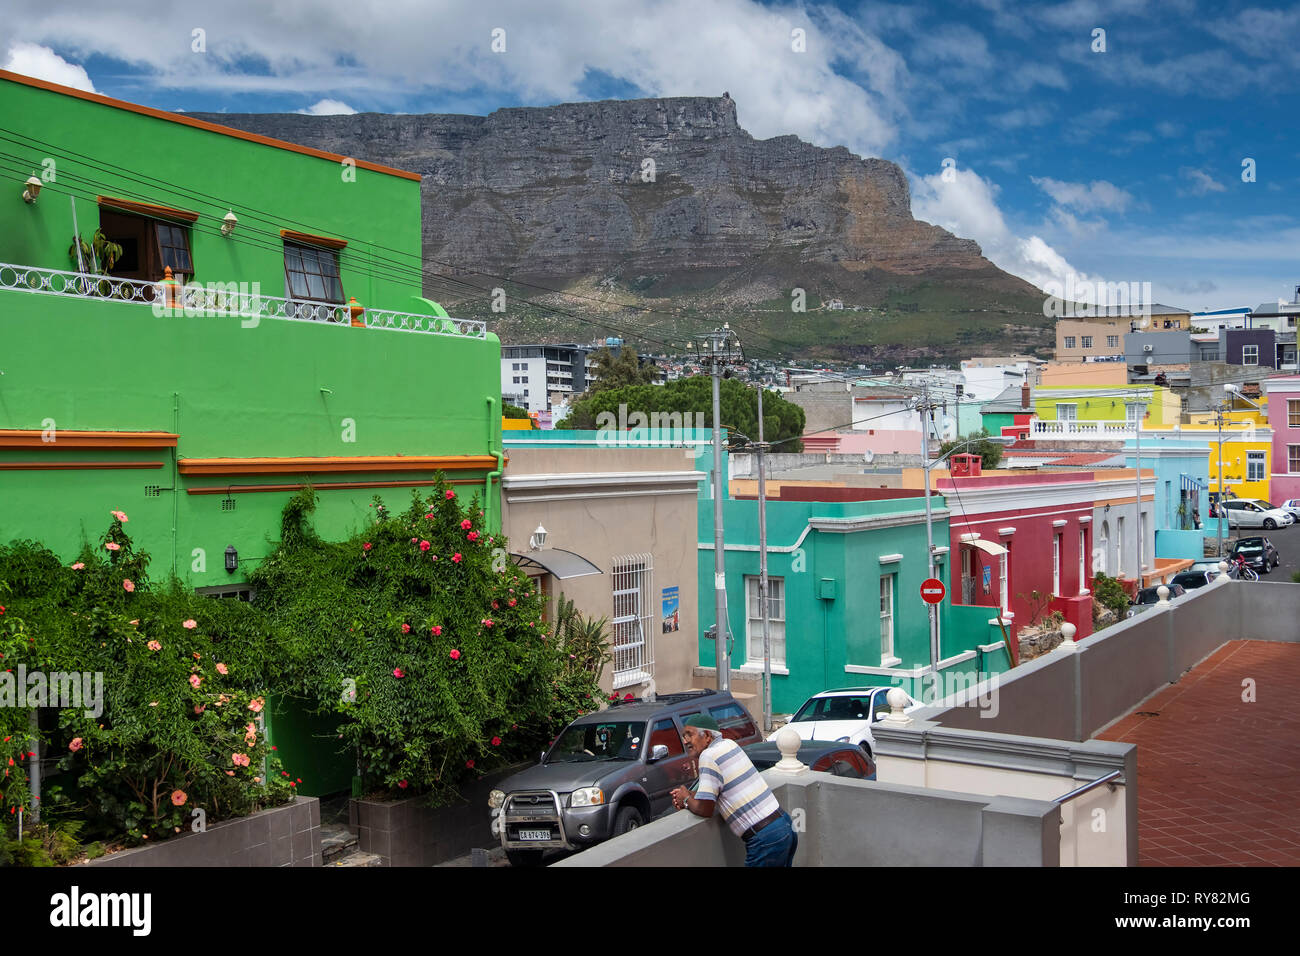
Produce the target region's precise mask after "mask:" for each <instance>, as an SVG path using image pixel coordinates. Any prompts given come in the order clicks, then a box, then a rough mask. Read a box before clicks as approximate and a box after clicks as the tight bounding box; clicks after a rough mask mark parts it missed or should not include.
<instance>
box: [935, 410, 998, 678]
mask: <svg viewBox="0 0 1300 956" xmlns="http://www.w3.org/2000/svg"><path fill="white" fill-rule="evenodd" d="M927 404H928V403H927ZM925 407H926V405H925V404H918V406H917V408H918V409H924V408H925ZM925 422H926V419H925V415H922V416H921V462H922V468H923V469H924V472H925V489H924V491H923V492H922V495H923V497H924V498H925V552H926V557H927V558H928V559H929V569H930V575H929V576H930V577H934V516H933V514H932V512H931V511H930V469H931V468H933V467H934V466H935V465H937V464H939V463H940V462H941V461H943V460H944V459H945V458H947V457H948V456H949V455H951V454H952V453H953V452H955V451H957V450H958V449H960V448H965V447H966V446H967V445H975V444H979V443H980V442H989V443H991V444H994V445H1004V446H1005V445H1010V444H1012V443H1013V442H1014V441H1015V439H1014V438H1007V437H1005V436H989V437H987V438H968V439H966V440H965V441H963V442H958V443H957V444H956V445H954V446H953V447H952V448H949V449H948V450H947V451H946V452H944V453H943V454H942V455H940V456H939V457H938V458H936V459H935V460H934V461H931V460H930V449H929V447H928V445H927V442H928V437H929V433H928V432H927V431H926V427H925ZM928 606H929V609H930V668H931V670H932V671H933V672H934V673H935V674H938V673H939V606H938V605H937V604H929V605H928Z"/></svg>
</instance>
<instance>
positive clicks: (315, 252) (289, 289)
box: [284, 233, 348, 305]
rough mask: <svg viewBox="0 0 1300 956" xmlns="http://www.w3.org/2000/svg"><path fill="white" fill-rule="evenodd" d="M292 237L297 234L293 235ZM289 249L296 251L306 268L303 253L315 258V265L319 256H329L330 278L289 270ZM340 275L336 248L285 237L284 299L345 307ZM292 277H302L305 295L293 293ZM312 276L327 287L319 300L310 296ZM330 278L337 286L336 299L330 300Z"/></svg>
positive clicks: (322, 274)
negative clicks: (328, 281)
mask: <svg viewBox="0 0 1300 956" xmlns="http://www.w3.org/2000/svg"><path fill="white" fill-rule="evenodd" d="M294 235H297V234H296V233H295V234H294ZM340 248H341V247H340ZM291 249H293V250H297V251H298V253H299V259H300V261H302V263H303V265H304V266H306V259H305V258H304V257H303V256H302V253H303V252H309V253H311V254H312V256H314V257H315V260H316V262H317V263H320V262H321V256H326V255H328V256H330V257H331V260H332V261H333V263H334V272H333V274H332V276H331V275H328V274H326V273H324V272H308V271H307V270H306V269H305V268H304V269H303V270H301V271H298V270H292V269H290V268H289V251H290V250H291ZM341 273H342V269H341V266H340V263H339V254H338V249H337V248H329V247H327V246H324V245H318V244H315V243H307V242H300V241H298V240H296V239H291V238H287V237H286V238H285V240H284V292H285V298H286V299H289V300H290V301H291V302H325V303H328V304H330V305H346V304H347V301H348V300H347V293H346V291H345V290H344V288H343V277H342V274H341ZM294 275H301V276H302V277H303V283H304V284H305V285H306V286H307V294H306V295H298V294H297V293H295V292H294V285H293V276H294ZM312 276H315V277H316V278H318V279H320V280H321V282H322V283H323V284H326V286H327V288H326V294H325V295H323V296H321V297H320V298H315V297H313V296H312V295H311V278H310V277H312ZM330 278H333V280H334V282H336V283H337V284H338V298H337V299H332V298H330V297H329V295H328V291H329V290H328V283H327V280H328V279H330Z"/></svg>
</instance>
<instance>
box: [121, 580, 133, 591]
mask: <svg viewBox="0 0 1300 956" xmlns="http://www.w3.org/2000/svg"><path fill="white" fill-rule="evenodd" d="M122 588H123V590H125V591H126V593H127V594H130V593H131V592H133V591H134V590H135V582H134V581H132V580H131V579H130V578H125V579H123V581H122Z"/></svg>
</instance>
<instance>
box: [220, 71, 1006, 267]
mask: <svg viewBox="0 0 1300 956" xmlns="http://www.w3.org/2000/svg"><path fill="white" fill-rule="evenodd" d="M195 115H196V116H199V117H200V118H203V119H208V120H211V121H212V122H218V123H223V124H225V125H229V126H234V127H237V128H240V129H244V130H249V131H251V132H256V133H261V134H263V135H266V136H273V137H277V138H280V139H286V140H289V141H291V142H295V143H300V144H303V145H309V146H314V147H317V148H319V149H326V150H330V151H332V152H337V153H342V154H344V155H355V156H358V157H359V158H364V159H367V160H371V161H373V162H379V163H385V164H388V165H392V166H397V167H399V168H402V169H408V170H411V171H413V172H417V173H420V174H421V175H422V176H423V177H424V179H423V193H424V240H425V251H426V255H427V256H428V257H429V259H431V260H435V261H436V262H439V263H445V264H448V265H451V266H461V267H467V268H474V269H478V270H481V271H484V272H494V273H500V274H504V275H510V276H524V275H528V276H543V275H545V276H573V277H579V276H591V275H593V273H598V272H606V273H608V272H617V273H621V274H623V275H625V276H629V277H630V276H633V275H635V274H637V273H646V272H648V273H673V272H677V271H680V270H698V269H713V268H731V267H735V266H739V265H744V264H748V263H751V262H752V261H753V258H754V257H755V256H756V255H769V254H773V253H776V254H781V255H782V257H783V258H786V257H788V258H791V259H793V260H794V261H801V262H805V263H813V262H816V263H838V264H839V265H840V266H841V267H843V268H844V269H846V270H850V271H853V270H864V269H868V268H878V269H883V270H886V271H890V272H896V273H900V274H911V275H917V274H923V273H926V272H930V271H933V270H935V269H948V268H957V269H973V270H976V271H980V272H989V271H992V272H994V273H996V272H997V270H996V269H995V268H994V267H993V266H992V264H991V263H989V262H988V260H986V259H984V258H983V257H982V256H981V255H980V250H979V247H978V246H977V245H976V244H975V243H974V242H971V241H970V240H966V239H959V238H957V237H955V236H953V235H952V234H951V233H948V232H946V231H945V230H943V229H940V228H938V227H937V226H932V225H929V224H928V223H923V222H918V221H917V220H915V219H913V218H912V213H911V196H910V194H909V191H908V187H907V180H906V178H905V177H904V175H903V172H902V170H900V169H899V168H898V166H896V165H895V164H893V163H890V162H886V161H884V160H880V159H861V158H859V157H857V156H855V155H853V154H852V153H850V152H849V151H848V150H847V149H844V148H843V147H837V148H834V149H825V148H822V147H818V146H811V145H809V144H808V143H805V142H802V141H800V140H799V139H798V138H797V137H794V136H779V137H776V138H774V139H767V140H756V139H754V138H753V137H752V136H750V135H749V134H748V133H746V132H745V131H744V130H743V129H741V128H740V126H739V124H738V123H737V121H736V104H735V102H734V101H733V100H731V99H730V97H726V96H724V97H720V98H706V97H680V98H673V99H652V100H626V101H618V100H608V101H603V102H596V103H570V104H565V105H562V106H553V107H544V108H527V109H502V110H497V111H496V112H494V113H492V114H491V115H489V116H485V117H478V116H440V115H424V116H389V115H384V114H376V113H366V114H360V115H355V116H303V115H298V114H195Z"/></svg>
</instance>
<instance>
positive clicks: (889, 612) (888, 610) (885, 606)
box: [880, 574, 898, 667]
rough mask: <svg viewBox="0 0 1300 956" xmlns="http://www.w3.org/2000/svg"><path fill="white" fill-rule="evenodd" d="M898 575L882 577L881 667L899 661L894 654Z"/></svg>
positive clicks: (883, 575)
mask: <svg viewBox="0 0 1300 956" xmlns="http://www.w3.org/2000/svg"><path fill="white" fill-rule="evenodd" d="M897 576H898V575H896V574H882V575H881V576H880V666H881V667H887V666H889V665H887V664H886V663H885V662H886V661H891V660H897V657H896V656H895V654H894V620H895V618H896V617H897V616H898V614H897V610H896V608H895V603H894V592H895V591H896V590H897V588H896V587H895V586H894V585H895V580H894V579H895V578H896V577H897Z"/></svg>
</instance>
